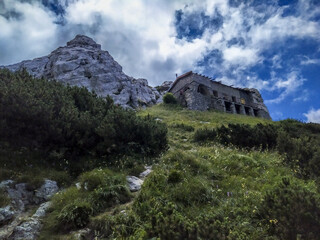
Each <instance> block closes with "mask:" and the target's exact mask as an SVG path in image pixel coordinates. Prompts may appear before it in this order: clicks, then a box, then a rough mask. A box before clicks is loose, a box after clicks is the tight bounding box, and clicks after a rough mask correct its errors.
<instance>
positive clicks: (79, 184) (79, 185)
mask: <svg viewBox="0 0 320 240" xmlns="http://www.w3.org/2000/svg"><path fill="white" fill-rule="evenodd" d="M76 188H77V189H78V190H80V189H81V183H79V182H77V183H76Z"/></svg>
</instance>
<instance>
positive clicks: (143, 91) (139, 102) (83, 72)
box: [2, 35, 162, 108]
mask: <svg viewBox="0 0 320 240" xmlns="http://www.w3.org/2000/svg"><path fill="white" fill-rule="evenodd" d="M2 67H5V68H8V69H9V70H11V71H17V70H19V69H22V68H26V69H27V71H28V72H29V73H30V74H32V75H34V76H35V77H45V78H46V79H49V80H52V79H55V80H57V81H59V82H63V83H65V84H70V85H72V86H79V87H81V86H84V87H86V88H88V89H89V90H90V91H95V92H96V93H97V94H98V95H100V96H103V97H105V96H107V95H110V96H111V97H112V98H113V99H114V102H115V103H116V104H119V105H121V106H123V107H131V108H137V107H141V106H149V105H153V104H155V103H157V102H159V101H161V99H162V97H161V94H160V93H159V92H158V91H157V89H155V88H153V87H150V86H149V85H148V81H147V80H146V79H134V78H133V77H129V76H127V75H126V74H124V73H123V71H122V67H121V66H120V64H119V63H117V62H116V61H115V60H114V59H113V57H112V56H111V55H110V54H109V53H108V52H107V51H103V50H101V45H99V44H97V43H96V42H95V41H94V40H92V39H91V38H89V37H87V36H83V35H77V36H76V37H75V38H74V39H73V40H71V41H69V42H68V43H67V46H64V47H59V48H58V49H56V50H54V51H53V52H51V53H50V54H49V55H47V56H44V57H40V58H36V59H33V60H26V61H22V62H20V63H16V64H13V65H9V66H2Z"/></svg>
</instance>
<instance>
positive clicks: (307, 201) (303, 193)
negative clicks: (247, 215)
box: [257, 178, 320, 240]
mask: <svg viewBox="0 0 320 240" xmlns="http://www.w3.org/2000/svg"><path fill="white" fill-rule="evenodd" d="M257 218H258V219H259V220H261V221H262V222H263V223H264V224H266V225H268V232H269V233H270V235H274V236H277V237H278V238H280V239H292V240H293V239H318V237H319V236H320V199H319V194H317V192H316V191H315V190H314V189H313V190H312V189H308V187H307V186H303V185H302V184H301V183H299V182H298V181H293V180H290V179H289V178H283V179H282V182H281V183H279V184H278V185H276V186H275V187H274V189H272V190H271V191H269V192H267V194H266V195H265V196H264V198H263V201H262V203H261V205H260V206H259V210H258V214H257Z"/></svg>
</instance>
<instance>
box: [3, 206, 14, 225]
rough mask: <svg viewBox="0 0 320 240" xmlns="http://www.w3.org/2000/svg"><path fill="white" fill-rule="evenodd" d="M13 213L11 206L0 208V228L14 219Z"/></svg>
mask: <svg viewBox="0 0 320 240" xmlns="http://www.w3.org/2000/svg"><path fill="white" fill-rule="evenodd" d="M14 214H15V212H14V211H12V210H11V206H6V207H4V208H0V226H1V225H3V224H5V223H7V222H9V221H10V220H11V219H12V218H13V217H14Z"/></svg>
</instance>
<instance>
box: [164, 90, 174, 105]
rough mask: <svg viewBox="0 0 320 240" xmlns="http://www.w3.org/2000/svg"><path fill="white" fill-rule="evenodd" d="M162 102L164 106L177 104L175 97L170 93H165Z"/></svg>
mask: <svg viewBox="0 0 320 240" xmlns="http://www.w3.org/2000/svg"><path fill="white" fill-rule="evenodd" d="M162 99H163V102H164V103H165V104H176V103H177V99H176V98H175V96H174V95H173V94H172V93H170V92H167V93H166V94H165V95H164V96H163V98H162Z"/></svg>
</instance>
